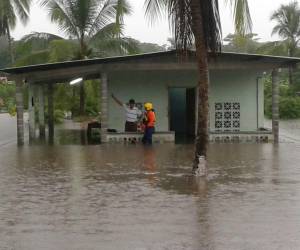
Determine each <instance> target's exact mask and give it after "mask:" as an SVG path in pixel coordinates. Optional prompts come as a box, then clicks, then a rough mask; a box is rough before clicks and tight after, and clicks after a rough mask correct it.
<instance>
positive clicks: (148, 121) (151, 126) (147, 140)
mask: <svg viewBox="0 0 300 250" xmlns="http://www.w3.org/2000/svg"><path fill="white" fill-rule="evenodd" d="M144 107H145V110H146V112H145V117H144V125H145V131H144V136H143V139H142V142H143V144H150V145H151V144H152V134H153V133H154V130H155V121H156V118H155V112H154V109H153V105H152V103H150V102H147V103H145V105H144Z"/></svg>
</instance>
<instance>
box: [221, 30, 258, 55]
mask: <svg viewBox="0 0 300 250" xmlns="http://www.w3.org/2000/svg"><path fill="white" fill-rule="evenodd" d="M224 41H225V42H227V45H225V46H224V47H223V48H224V50H225V51H230V52H239V53H241V52H242V53H256V51H257V49H258V47H259V43H258V38H257V34H253V33H249V34H245V35H241V34H229V35H227V36H226V37H225V38H224Z"/></svg>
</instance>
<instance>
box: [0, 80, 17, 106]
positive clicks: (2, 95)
mask: <svg viewBox="0 0 300 250" xmlns="http://www.w3.org/2000/svg"><path fill="white" fill-rule="evenodd" d="M15 91H16V86H15V85H14V84H0V99H2V101H3V106H0V110H1V109H3V110H5V111H8V112H10V111H11V112H12V110H13V108H14V107H15V104H16V103H15Z"/></svg>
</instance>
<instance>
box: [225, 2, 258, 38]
mask: <svg viewBox="0 0 300 250" xmlns="http://www.w3.org/2000/svg"><path fill="white" fill-rule="evenodd" d="M225 2H226V3H227V4H228V3H229V4H230V6H231V7H232V13H233V19H234V26H235V33H238V34H242V35H244V34H246V33H251V31H252V19H251V14H250V9H249V5H248V1H247V0H225Z"/></svg>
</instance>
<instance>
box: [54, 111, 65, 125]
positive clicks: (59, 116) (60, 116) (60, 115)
mask: <svg viewBox="0 0 300 250" xmlns="http://www.w3.org/2000/svg"><path fill="white" fill-rule="evenodd" d="M64 117H65V113H64V111H63V110H60V109H55V110H54V122H55V123H62V122H63V120H64Z"/></svg>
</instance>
